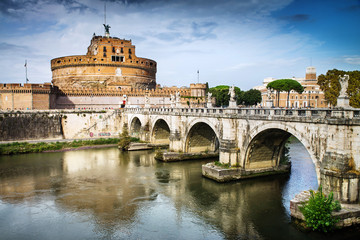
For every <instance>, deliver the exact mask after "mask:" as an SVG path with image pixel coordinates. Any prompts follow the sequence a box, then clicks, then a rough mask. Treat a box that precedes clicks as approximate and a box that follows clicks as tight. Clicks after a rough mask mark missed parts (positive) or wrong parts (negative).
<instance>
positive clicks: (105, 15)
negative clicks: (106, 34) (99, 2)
mask: <svg viewBox="0 0 360 240" xmlns="http://www.w3.org/2000/svg"><path fill="white" fill-rule="evenodd" d="M104 24H105V25H106V2H104Z"/></svg>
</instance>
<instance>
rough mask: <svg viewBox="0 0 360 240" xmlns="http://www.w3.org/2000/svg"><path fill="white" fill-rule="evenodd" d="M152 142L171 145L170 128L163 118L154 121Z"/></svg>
mask: <svg viewBox="0 0 360 240" xmlns="http://www.w3.org/2000/svg"><path fill="white" fill-rule="evenodd" d="M151 129H152V133H151V142H153V143H159V144H170V138H169V137H170V126H169V124H168V123H167V121H165V120H164V119H162V118H158V119H156V120H155V121H154V124H153V126H152V128H151Z"/></svg>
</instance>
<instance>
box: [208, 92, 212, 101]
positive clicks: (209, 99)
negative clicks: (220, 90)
mask: <svg viewBox="0 0 360 240" xmlns="http://www.w3.org/2000/svg"><path fill="white" fill-rule="evenodd" d="M211 97H212V93H211V92H208V94H207V102H208V103H211Z"/></svg>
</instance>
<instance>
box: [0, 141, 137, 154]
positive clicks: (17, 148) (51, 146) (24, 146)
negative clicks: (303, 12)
mask: <svg viewBox="0 0 360 240" xmlns="http://www.w3.org/2000/svg"><path fill="white" fill-rule="evenodd" d="M136 140H137V139H132V141H136ZM118 142H119V139H118V138H99V139H95V140H76V141H73V142H48V143H45V142H39V143H27V142H14V143H7V144H0V155H12V154H21V153H39V152H44V151H52V150H62V149H68V148H79V147H84V146H94V145H106V144H117V143H118Z"/></svg>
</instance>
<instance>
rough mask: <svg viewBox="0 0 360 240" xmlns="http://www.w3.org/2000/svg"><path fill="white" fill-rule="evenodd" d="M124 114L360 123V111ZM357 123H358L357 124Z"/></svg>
mask: <svg viewBox="0 0 360 240" xmlns="http://www.w3.org/2000/svg"><path fill="white" fill-rule="evenodd" d="M121 111H124V112H132V113H143V112H149V113H151V114H170V115H187V116H203V117H204V116H209V117H214V116H216V115H220V116H221V117H222V118H227V117H231V118H251V119H257V118H258V119H273V120H276V119H279V120H282V121H284V120H288V121H291V120H294V121H315V120H316V121H321V120H325V119H346V120H349V119H354V120H357V121H358V122H359V123H360V109H329V108H318V109H285V108H238V109H234V108H124V109H121ZM357 121H356V122H357Z"/></svg>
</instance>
